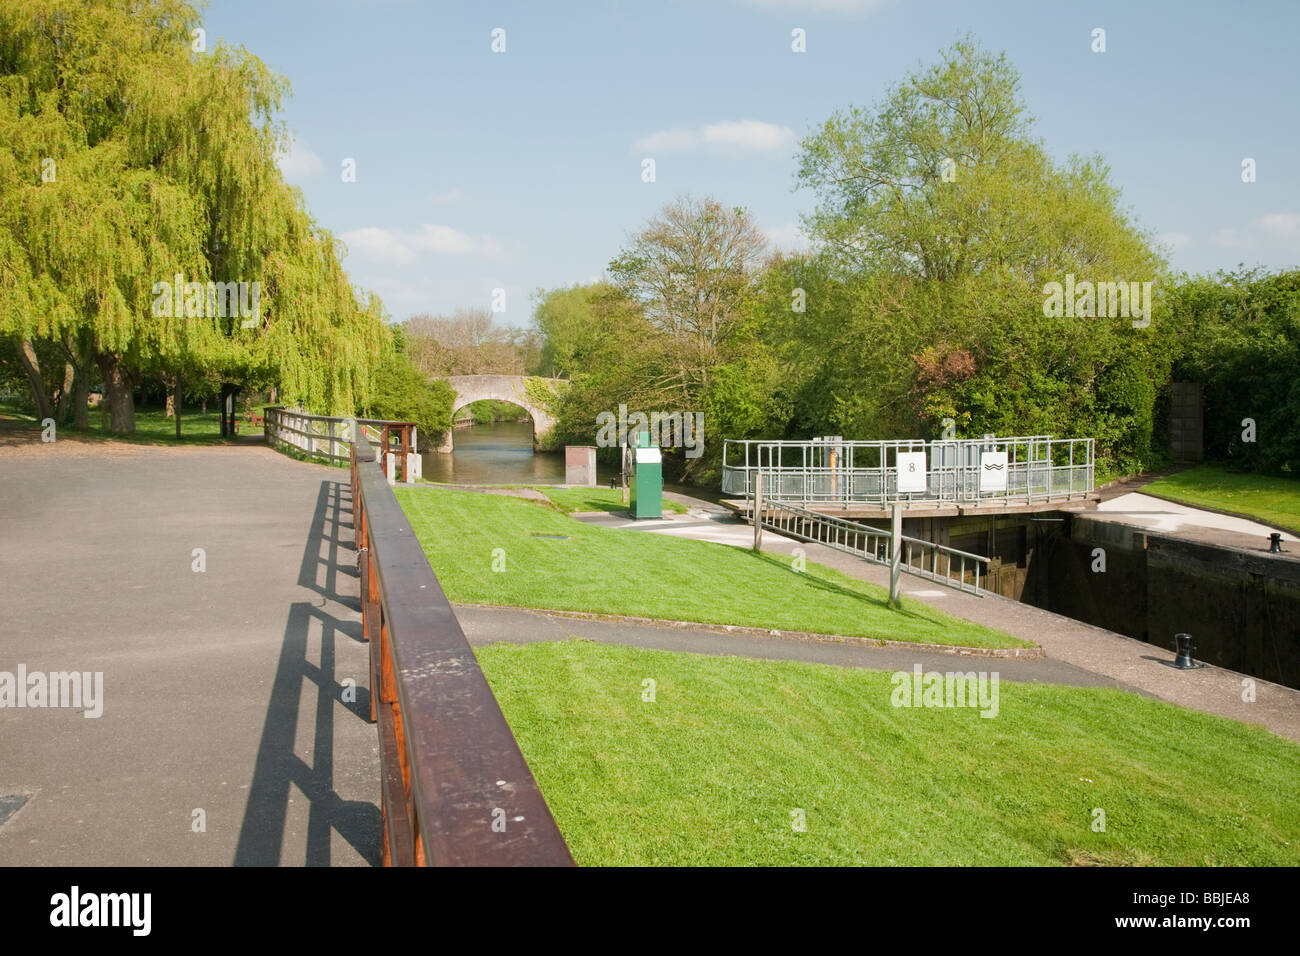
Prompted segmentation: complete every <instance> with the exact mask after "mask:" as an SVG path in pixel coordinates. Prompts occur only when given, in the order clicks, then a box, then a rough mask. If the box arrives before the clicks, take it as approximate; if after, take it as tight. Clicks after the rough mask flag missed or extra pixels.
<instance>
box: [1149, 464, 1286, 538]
mask: <svg viewBox="0 0 1300 956" xmlns="http://www.w3.org/2000/svg"><path fill="white" fill-rule="evenodd" d="M1141 491H1143V492H1149V493H1150V494H1153V495H1159V496H1161V497H1164V498H1170V499H1172V500H1174V501H1179V502H1182V503H1183V504H1189V505H1202V506H1204V507H1207V508H1215V509H1217V510H1219V511H1231V512H1234V513H1236V514H1239V515H1244V516H1245V517H1248V518H1258V519H1259V520H1261V521H1265V522H1267V523H1269V524H1275V525H1281V526H1282V527H1284V528H1290V529H1295V530H1297V531H1300V479H1297V478H1278V477H1273V476H1270V475H1250V474H1240V473H1234V472H1230V471H1228V470H1227V469H1226V468H1225V467H1223V466H1222V465H1198V466H1197V467H1195V468H1189V469H1188V470H1187V471H1180V472H1178V474H1176V475H1170V476H1169V477H1167V478H1161V479H1160V480H1158V481H1153V482H1152V483H1151V484H1149V485H1146V486H1144V487H1143V488H1142V489H1141Z"/></svg>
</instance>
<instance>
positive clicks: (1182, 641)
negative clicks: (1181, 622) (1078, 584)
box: [1174, 634, 1196, 670]
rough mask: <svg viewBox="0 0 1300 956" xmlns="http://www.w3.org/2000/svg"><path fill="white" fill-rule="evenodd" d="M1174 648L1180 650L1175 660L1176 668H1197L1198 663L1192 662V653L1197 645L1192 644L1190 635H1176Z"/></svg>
mask: <svg viewBox="0 0 1300 956" xmlns="http://www.w3.org/2000/svg"><path fill="white" fill-rule="evenodd" d="M1174 646H1175V647H1177V648H1178V656H1177V657H1175V658H1174V666H1175V667H1177V668H1178V669H1179V670H1190V669H1191V668H1193V667H1195V666H1196V661H1194V660H1192V651H1193V650H1195V648H1196V645H1195V644H1194V643H1193V642H1192V635H1190V634H1175V635H1174Z"/></svg>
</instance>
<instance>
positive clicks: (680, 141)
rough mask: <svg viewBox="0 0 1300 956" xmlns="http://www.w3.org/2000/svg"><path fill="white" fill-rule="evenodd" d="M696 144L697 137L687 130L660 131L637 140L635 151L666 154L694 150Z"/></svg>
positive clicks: (697, 141) (697, 142)
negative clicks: (681, 150) (680, 150)
mask: <svg viewBox="0 0 1300 956" xmlns="http://www.w3.org/2000/svg"><path fill="white" fill-rule="evenodd" d="M698 144H699V137H698V136H696V135H695V134H694V133H692V132H691V131H690V130H688V129H661V130H659V131H658V132H655V133H651V134H650V135H649V136H642V137H641V138H640V139H638V140H637V141H636V149H637V152H641V153H667V152H671V151H674V150H679V149H694V148H695V147H696V146H697V145H698Z"/></svg>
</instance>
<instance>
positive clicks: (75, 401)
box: [59, 330, 95, 428]
mask: <svg viewBox="0 0 1300 956" xmlns="http://www.w3.org/2000/svg"><path fill="white" fill-rule="evenodd" d="M62 344H63V352H64V354H65V355H66V356H67V358H68V364H69V365H71V366H72V385H71V395H70V398H71V401H72V424H73V425H75V426H76V427H77V428H89V427H90V386H91V385H92V384H93V383H94V361H95V339H94V337H93V336H92V335H91V334H90V333H89V332H87V331H85V330H83V331H81V332H79V333H77V335H76V337H75V338H74V340H73V341H72V342H71V343H69V342H68V340H67V339H64V340H63V343H62ZM64 391H68V389H67V388H65V389H64ZM59 421H61V422H62V421H66V417H61V418H60V419H59Z"/></svg>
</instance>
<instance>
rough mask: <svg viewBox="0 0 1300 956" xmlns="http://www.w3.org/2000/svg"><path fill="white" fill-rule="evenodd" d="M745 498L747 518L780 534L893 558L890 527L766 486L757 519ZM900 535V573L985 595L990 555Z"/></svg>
mask: <svg viewBox="0 0 1300 956" xmlns="http://www.w3.org/2000/svg"><path fill="white" fill-rule="evenodd" d="M748 504H749V513H748V517H749V519H750V520H751V521H754V520H758V521H759V522H761V523H762V525H763V527H765V528H770V529H771V530H773V531H775V532H777V533H778V534H784V535H786V536H787V537H791V538H799V539H800V540H803V541H810V542H813V543H816V544H823V545H826V546H827V547H828V548H832V549H833V550H836V551H842V552H844V553H845V554H851V555H854V556H855V557H859V558H861V559H863V560H864V561H868V562H870V563H872V564H879V565H883V566H885V567H889V566H890V564H891V561H890V558H891V556H892V555H891V548H892V536H891V534H890V532H888V531H882V530H880V529H878V528H869V527H867V526H866V525H861V524H857V523H856V522H853V521H848V520H846V519H844V518H837V517H834V516H833V515H825V514H822V513H821V512H818V511H809V510H808V509H807V508H801V507H799V506H798V505H792V504H790V503H788V502H783V501H769V500H768V499H767V497H766V492H764V496H763V498H762V501H761V504H760V511H761V514H759V515H758V516H757V519H756V518H755V515H754V513H753V512H754V501H753V499H750V501H749V503H748ZM899 540H900V541H901V542H902V545H901V548H902V555H901V557H902V566H901V568H900V570H901V571H902V572H903V573H905V574H911V575H914V576H916V577H921V578H925V579H926V580H928V581H933V582H935V583H936V584H942V585H944V586H946V587H950V588H955V589H956V590H958V591H965V592H967V593H969V594H976V595H980V596H983V595H985V594H987V593H988V592H987V591H985V590H984V589H983V588H981V587H980V570H981V567H983V569H984V572H985V574H984V576H985V577H986V578H987V576H988V564H989V559H988V558H986V557H984V556H983V555H980V554H972V553H971V552H969V551H962V550H960V549H958V548H950V547H948V546H947V545H944V544H937V543H936V542H933V541H926V540H924V539H922V538H913V537H910V536H908V535H901V536H900V538H899ZM859 542H861V543H859ZM882 551H883V554H882ZM914 552H915V553H916V554H917V555H918V556H919V559H920V561H919V565H917V566H913V564H912V561H913V553H914ZM927 555H928V556H929V562H930V568H929V569H928V570H927V569H926V567H925V565H926V558H927ZM940 557H942V558H943V559H944V560H943V571H942V572H940V570H939V559H940ZM954 561H955V562H956V564H957V566H956V568H955V570H956V572H957V576H956V578H955V579H954V577H953V571H954ZM968 562H969V565H970V570H971V571H973V573H974V580H973V582H971V583H970V584H968V583H967V581H966V573H967V563H968Z"/></svg>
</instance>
